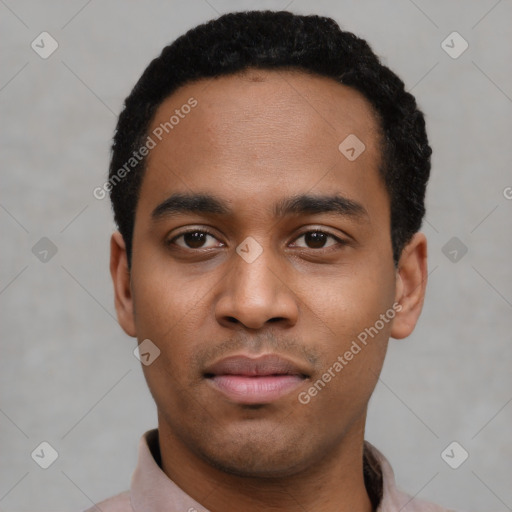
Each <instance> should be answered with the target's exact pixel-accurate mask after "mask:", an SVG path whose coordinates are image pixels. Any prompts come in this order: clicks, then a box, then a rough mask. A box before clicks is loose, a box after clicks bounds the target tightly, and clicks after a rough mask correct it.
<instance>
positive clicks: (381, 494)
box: [130, 429, 417, 512]
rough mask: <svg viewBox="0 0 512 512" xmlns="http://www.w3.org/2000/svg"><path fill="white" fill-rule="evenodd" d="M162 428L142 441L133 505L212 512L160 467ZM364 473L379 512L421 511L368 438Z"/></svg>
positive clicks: (149, 510)
mask: <svg viewBox="0 0 512 512" xmlns="http://www.w3.org/2000/svg"><path fill="white" fill-rule="evenodd" d="M160 460H161V459H160V449H159V442H158V429H153V430H148V431H147V432H146V433H145V434H144V435H143V436H142V437H141V439H140V441H139V449H138V462H137V466H136V468H135V471H134V473H133V476H132V480H131V493H130V499H131V505H132V508H133V510H134V512H161V511H164V510H183V511H187V512H209V511H208V510H207V509H205V508H204V507H203V506H201V505H200V504H199V503H198V502H197V501H195V500H194V499H193V498H191V497H190V496H189V495H188V494H186V493H185V492H184V491H183V490H182V489H181V488H180V487H178V486H177V485H176V484H175V483H174V482H173V481H172V480H171V479H170V478H169V477H168V476H167V475H166V474H165V473H164V472H163V471H162V469H161V468H160V463H161V462H160ZM364 472H365V484H366V486H367V489H368V493H369V495H370V497H371V499H372V501H373V502H374V504H376V503H379V502H380V503H379V505H378V508H377V512H390V511H394V510H401V509H402V508H404V507H406V506H407V504H408V503H410V504H411V505H412V507H410V508H409V507H408V508H407V509H404V511H405V510H411V511H412V510H417V509H416V507H415V506H414V504H413V503H412V502H414V501H415V500H414V499H413V498H411V497H410V496H407V495H406V494H403V493H401V492H399V491H398V490H397V489H396V486H395V477H394V473H393V470H392V468H391V466H390V464H389V462H388V461H387V460H386V458H385V457H384V455H382V453H380V452H379V451H378V450H377V449H376V448H375V447H374V446H373V445H371V444H370V443H369V442H368V441H365V443H364Z"/></svg>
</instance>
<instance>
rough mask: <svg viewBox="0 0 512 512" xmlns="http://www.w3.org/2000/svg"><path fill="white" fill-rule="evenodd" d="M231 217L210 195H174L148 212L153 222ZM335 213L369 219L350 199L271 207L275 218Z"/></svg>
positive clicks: (294, 200) (302, 200)
mask: <svg viewBox="0 0 512 512" xmlns="http://www.w3.org/2000/svg"><path fill="white" fill-rule="evenodd" d="M198 213H199V214H205V215H220V216H229V215H233V211H232V210H231V208H230V207H229V206H228V204H227V203H226V202H224V201H223V200H222V199H220V198H218V197H215V196H213V195H210V194H183V193H175V194H172V195H171V196H169V197H168V198H167V199H165V201H163V202H162V203H160V204H159V205H158V206H157V207H156V208H155V209H154V210H153V212H152V214H151V218H152V219H153V221H158V220H161V219H164V218H169V217H173V216H176V215H182V214H198ZM320 213H336V214H337V215H340V216H343V217H350V218H353V219H355V220H362V218H363V217H369V215H368V212H367V210H366V209H365V207H364V206H363V205H362V204H361V203H359V202H357V201H354V200H352V199H348V198H346V197H343V196H340V195H338V194H336V195H308V194H300V195H296V196H291V197H286V198H284V199H281V200H280V201H278V202H277V203H276V204H274V207H273V214H274V216H275V217H277V218H282V217H286V216H290V215H307V214H309V215H312V214H320Z"/></svg>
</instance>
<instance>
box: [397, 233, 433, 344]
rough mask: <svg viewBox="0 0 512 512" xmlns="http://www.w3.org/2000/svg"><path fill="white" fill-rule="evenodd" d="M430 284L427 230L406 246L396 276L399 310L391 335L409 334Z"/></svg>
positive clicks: (416, 235) (404, 335)
mask: <svg viewBox="0 0 512 512" xmlns="http://www.w3.org/2000/svg"><path fill="white" fill-rule="evenodd" d="M426 286H427V240H426V238H425V235H424V234H423V233H416V234H415V235H414V236H413V237H412V239H411V241H410V242H409V243H408V244H407V245H406V246H405V247H404V249H403V251H402V255H401V256H400V261H399V263H398V270H397V275H396V293H395V302H396V303H397V304H400V306H401V309H400V311H398V312H397V314H396V316H395V318H394V320H393V326H392V328H391V337H392V338H396V339H402V338H406V337H407V336H409V335H410V334H411V333H412V331H413V330H414V327H415V326H416V323H417V321H418V318H419V316H420V313H421V310H422V308H423V301H424V298H425V290H426Z"/></svg>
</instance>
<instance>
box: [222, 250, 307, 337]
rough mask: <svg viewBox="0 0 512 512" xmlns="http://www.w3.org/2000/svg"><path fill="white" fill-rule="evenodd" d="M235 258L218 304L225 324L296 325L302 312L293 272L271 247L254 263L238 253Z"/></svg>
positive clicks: (252, 326)
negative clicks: (273, 252)
mask: <svg viewBox="0 0 512 512" xmlns="http://www.w3.org/2000/svg"><path fill="white" fill-rule="evenodd" d="M233 260H234V261H233V263H232V264H231V267H230V270H229V272H228V275H227V276H226V279H224V280H223V282H222V284H221V286H222V291H221V293H220V295H219V297H218V300H217V302H216V305H215V315H216V318H217V321H218V322H219V323H220V324H221V325H223V326H224V327H233V325H234V324H237V325H238V324H242V325H243V326H245V327H246V328H247V329H261V328H262V327H264V326H265V325H266V324H270V323H273V324H275V323H282V325H283V326H284V327H290V326H292V325H294V324H295V323H296V322H297V320H298V314H299V302H298V298H297V297H296V295H295V293H294V291H293V285H292V283H291V282H290V280H289V275H287V272H286V270H285V269H283V268H282V263H279V262H278V261H277V259H276V258H273V257H272V254H271V250H270V249H268V248H267V249H265V250H263V252H262V253H261V254H260V256H259V257H258V258H257V259H256V260H254V261H252V262H250V263H249V262H248V261H246V260H244V259H243V258H242V257H241V256H239V255H238V254H237V253H235V254H234V255H233ZM287 277H288V279H287Z"/></svg>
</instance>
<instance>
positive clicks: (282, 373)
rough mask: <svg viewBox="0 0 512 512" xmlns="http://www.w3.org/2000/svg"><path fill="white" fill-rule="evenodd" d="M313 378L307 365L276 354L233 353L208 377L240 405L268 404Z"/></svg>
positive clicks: (212, 367)
mask: <svg viewBox="0 0 512 512" xmlns="http://www.w3.org/2000/svg"><path fill="white" fill-rule="evenodd" d="M308 377H309V375H308V374H307V373H306V372H305V370H304V369H303V368H300V367H299V365H297V364H295V363H293V362H292V361H290V360H288V359H285V358H282V357H279V356H277V355H274V354H270V355H265V356H260V357H258V358H251V357H248V356H232V357H227V358H225V359H222V360H221V361H219V362H217V363H215V364H213V365H211V366H210V367H208V368H207V369H206V370H205V372H204V378H205V379H206V381H207V383H208V384H209V385H210V386H212V388H213V389H214V390H216V391H218V392H220V393H221V394H223V395H224V396H225V397H226V398H228V399H229V400H230V401H232V402H235V403H239V404H267V403H271V402H274V401H276V400H278V399H279V398H281V397H283V396H285V395H287V394H288V393H291V392H292V391H293V390H295V389H296V388H298V387H299V386H300V385H302V383H303V382H304V381H305V380H306V379H307V378H308Z"/></svg>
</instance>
